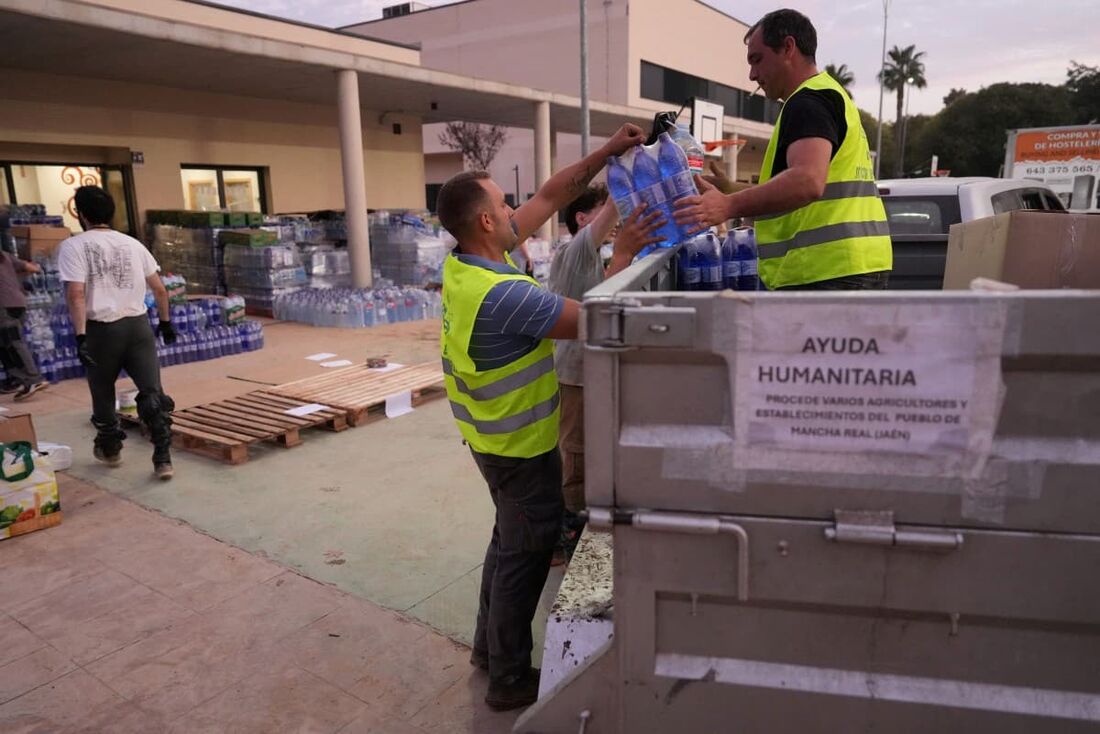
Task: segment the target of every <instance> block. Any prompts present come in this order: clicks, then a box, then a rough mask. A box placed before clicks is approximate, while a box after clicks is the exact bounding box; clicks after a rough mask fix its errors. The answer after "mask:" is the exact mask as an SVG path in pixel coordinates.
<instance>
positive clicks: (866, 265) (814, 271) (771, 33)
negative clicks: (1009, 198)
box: [675, 9, 893, 290]
mask: <svg viewBox="0 0 1100 734" xmlns="http://www.w3.org/2000/svg"><path fill="white" fill-rule="evenodd" d="M745 43H746V44H747V45H748V62H749V79H751V80H752V81H754V82H756V83H757V84H759V85H760V88H761V89H762V90H764V94H766V95H767V97H768V99H772V100H781V101H782V102H783V109H782V111H781V113H780V115H779V119H778V120H777V121H776V123H775V129H774V130H773V131H772V137H771V141H770V142H769V144H768V149H767V151H765V153H764V162H763V164H762V166H761V169H760V185H759V186H755V187H753V188H751V189H748V190H745V191H740V192H737V193H732V194H723V193H722V192H721V191H719V190H718V189H717V188H715V187H714V186H712V185H711V184H710V183H707V182H706V181H703V180H702V179H698V180H697V183H698V185H699V190H700V194H699V195H698V196H690V197H685V198H684V199H683V200H681V201H680V202H677V207H678V210H677V212H676V215H675V216H676V219H677V221H679V222H681V223H692V224H696V225H699V226H709V225H715V224H718V223H720V222H724V221H726V220H727V219H732V218H734V217H749V218H752V219H753V220H754V224H755V227H756V243H757V245H758V246H759V248H760V278H761V280H763V281H764V284H765V285H766V286H767V287H768V288H770V289H780V288H792V289H815V290H849V289H881V288H885V287H886V284H887V278H888V277H889V272H890V270H891V268H892V267H893V252H892V250H891V247H890V228H889V225H888V224H887V220H886V211H885V209H884V208H883V206H882V201H881V200H880V199H879V197H878V189H877V187H876V186H875V179H874V167H873V166H872V164H871V153H870V149H869V148H868V146H867V136H866V134H865V133H864V132H863V125H862V123H861V122H860V117H859V110H858V109H857V108H856V106H855V104H854V103H853V102H852V99H851V97H849V96H848V95H847V93H845V91H844V90H843V88H842V87H841V86H840V85H839V84H837V83H836V81H835V80H833V78H832V77H831V76H829V75H828V74H827V73H825V72H819V71H818V70H817V61H816V54H817V31H816V30H815V29H814V26H813V24H812V23H811V22H810V20H809V18H807V17H806V16H804V15H802V13H799V12H798V11H796V10H786V9H784V10H776V11H773V12H771V13H768V14H767V15H765V16H764V17H763V18H762V19H761V20H760V21H759V22H758V23H756V25H754V26H752V27H751V28H750V29H749V32H748V33H747V34H746V35H745Z"/></svg>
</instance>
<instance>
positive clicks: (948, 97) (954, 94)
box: [943, 87, 966, 107]
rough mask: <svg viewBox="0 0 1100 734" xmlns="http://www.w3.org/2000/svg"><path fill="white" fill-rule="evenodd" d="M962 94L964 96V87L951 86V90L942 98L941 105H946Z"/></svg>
mask: <svg viewBox="0 0 1100 734" xmlns="http://www.w3.org/2000/svg"><path fill="white" fill-rule="evenodd" d="M964 96H966V90H965V89H956V88H955V87H951V91H950V92H948V93H947V95H946V96H945V97H944V98H943V106H944V107H947V106H949V105H950V104H951V103H952V102H954V101H955V100H957V99H960V98H962V97H964Z"/></svg>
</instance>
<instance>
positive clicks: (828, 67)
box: [825, 64, 856, 97]
mask: <svg viewBox="0 0 1100 734" xmlns="http://www.w3.org/2000/svg"><path fill="white" fill-rule="evenodd" d="M825 73H826V74H828V75H829V76H831V77H832V78H833V79H834V80H835V81H836V83H837V84H839V85H840V86H841V87H843V88H844V91H845V92H847V93H848V96H849V97H851V96H852V85H853V84H855V83H856V75H855V74H853V73H852V70H851V69H849V68H848V65H847V64H841V65H840V66H836V65H835V64H825Z"/></svg>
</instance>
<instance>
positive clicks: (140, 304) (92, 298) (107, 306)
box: [57, 186, 176, 479]
mask: <svg viewBox="0 0 1100 734" xmlns="http://www.w3.org/2000/svg"><path fill="white" fill-rule="evenodd" d="M73 203H74V204H75V205H76V212H77V216H78V217H79V219H80V226H81V227H83V228H84V232H83V233H81V234H78V235H75V236H73V237H70V238H69V239H67V240H65V241H64V242H62V243H61V247H60V251H59V254H58V258H57V264H58V269H59V270H60V271H61V280H63V281H64V282H65V300H66V301H67V302H68V304H69V315H70V317H71V318H72V322H73V329H74V331H75V332H76V341H77V355H78V356H79V357H80V361H81V362H82V363H83V364H84V367H85V368H86V369H87V370H88V388H89V390H90V392H91V394H92V422H93V423H94V424H95V427H96V437H95V444H94V447H93V454H94V456H95V458H96V459H98V460H99V461H102V462H104V463H106V464H109V465H111V466H115V465H117V464H118V463H119V462H120V461H121V460H122V456H121V452H122V440H121V439H122V435H123V434H122V431H121V430H120V429H119V425H118V416H117V415H116V414H115V381H116V380H118V375H119V372H120V371H121V370H123V369H125V370H126V373H127V374H128V375H129V376H130V378H131V379H132V380H133V381H134V384H135V385H137V389H138V396H137V409H138V417H139V418H141V421H142V423H144V424H145V426H146V427H147V428H148V429H149V434H150V438H151V439H152V441H153V471H154V473H155V474H156V475H157V476H158V477H159V478H161V479H171V478H172V456H171V452H170V450H171V444H172V435H171V427H172V418H171V412H172V409H173V408H174V407H175V406H174V405H173V403H172V399H171V398H169V397H168V396H167V395H165V394H164V392H163V390H162V389H161V384H160V366H159V365H158V363H157V342H156V336H155V335H154V333H153V329H151V328H150V327H149V319H148V317H147V316H146V309H145V288H146V286H148V287H149V289H150V290H152V291H153V295H154V297H155V298H156V301H157V312H158V313H159V314H160V319H161V320H160V325H159V326H158V328H157V333H159V334H160V335H161V336H162V337H164V341H165V343H167V344H171V343H173V342H174V341H175V340H176V332H175V330H174V329H173V328H172V324H171V321H170V320H169V318H168V315H169V313H170V312H169V310H168V292H167V291H166V290H165V289H164V284H163V283H162V282H161V280H160V275H159V274H158V271H159V270H160V268H159V267H158V266H157V261H156V260H154V259H153V256H152V255H151V254H150V253H149V251H148V250H147V249H146V248H145V246H144V245H143V244H141V243H140V242H138V241H137V240H135V239H134V238H133V237H130V236H129V235H125V234H123V233H122V232H117V231H115V230H114V229H112V228H111V221H112V219H114V216H115V202H114V200H113V199H112V198H111V195H110V194H108V193H107V192H106V191H104V190H103V189H101V188H99V187H98V186H81V187H80V188H79V189H77V190H76V196H75V197H74V200H73Z"/></svg>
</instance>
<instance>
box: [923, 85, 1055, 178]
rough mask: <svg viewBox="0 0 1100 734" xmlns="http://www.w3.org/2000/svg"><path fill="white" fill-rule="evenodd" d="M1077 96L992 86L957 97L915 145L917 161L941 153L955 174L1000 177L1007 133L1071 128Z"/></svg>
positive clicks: (1046, 87)
mask: <svg viewBox="0 0 1100 734" xmlns="http://www.w3.org/2000/svg"><path fill="white" fill-rule="evenodd" d="M1075 114H1076V110H1075V109H1074V104H1073V93H1071V92H1070V90H1068V89H1067V88H1066V87H1065V86H1054V85H1051V84H1008V83H1001V84H993V85H991V86H989V87H986V88H985V89H981V90H979V91H977V92H971V93H969V94H966V95H964V96H962V97H959V98H958V99H956V100H955V101H954V102H953V103H952V104H951V105H950V106H948V107H946V108H945V109H943V110H941V111H940V112H939V113H938V114H937V115H935V116H934V117H933V118H931V120H929V121H928V123H927V124H925V125H923V126H922V129H921V130H920V134H919V135H918V136H916V139H915V140H914V141H913V143H914V144H913V149H914V150H913V158H912V159H913V160H916V161H920V160H922V159H924V158H931V157H932V154H938V155H939V158H940V167H941V168H947V169H950V170H951V175H952V176H997V175H998V174H999V173H1000V170H1001V165H1002V164H1003V163H1004V156H1005V141H1006V140H1007V131H1008V130H1014V129H1017V128H1023V127H1043V126H1047V125H1071V124H1074V122H1075Z"/></svg>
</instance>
